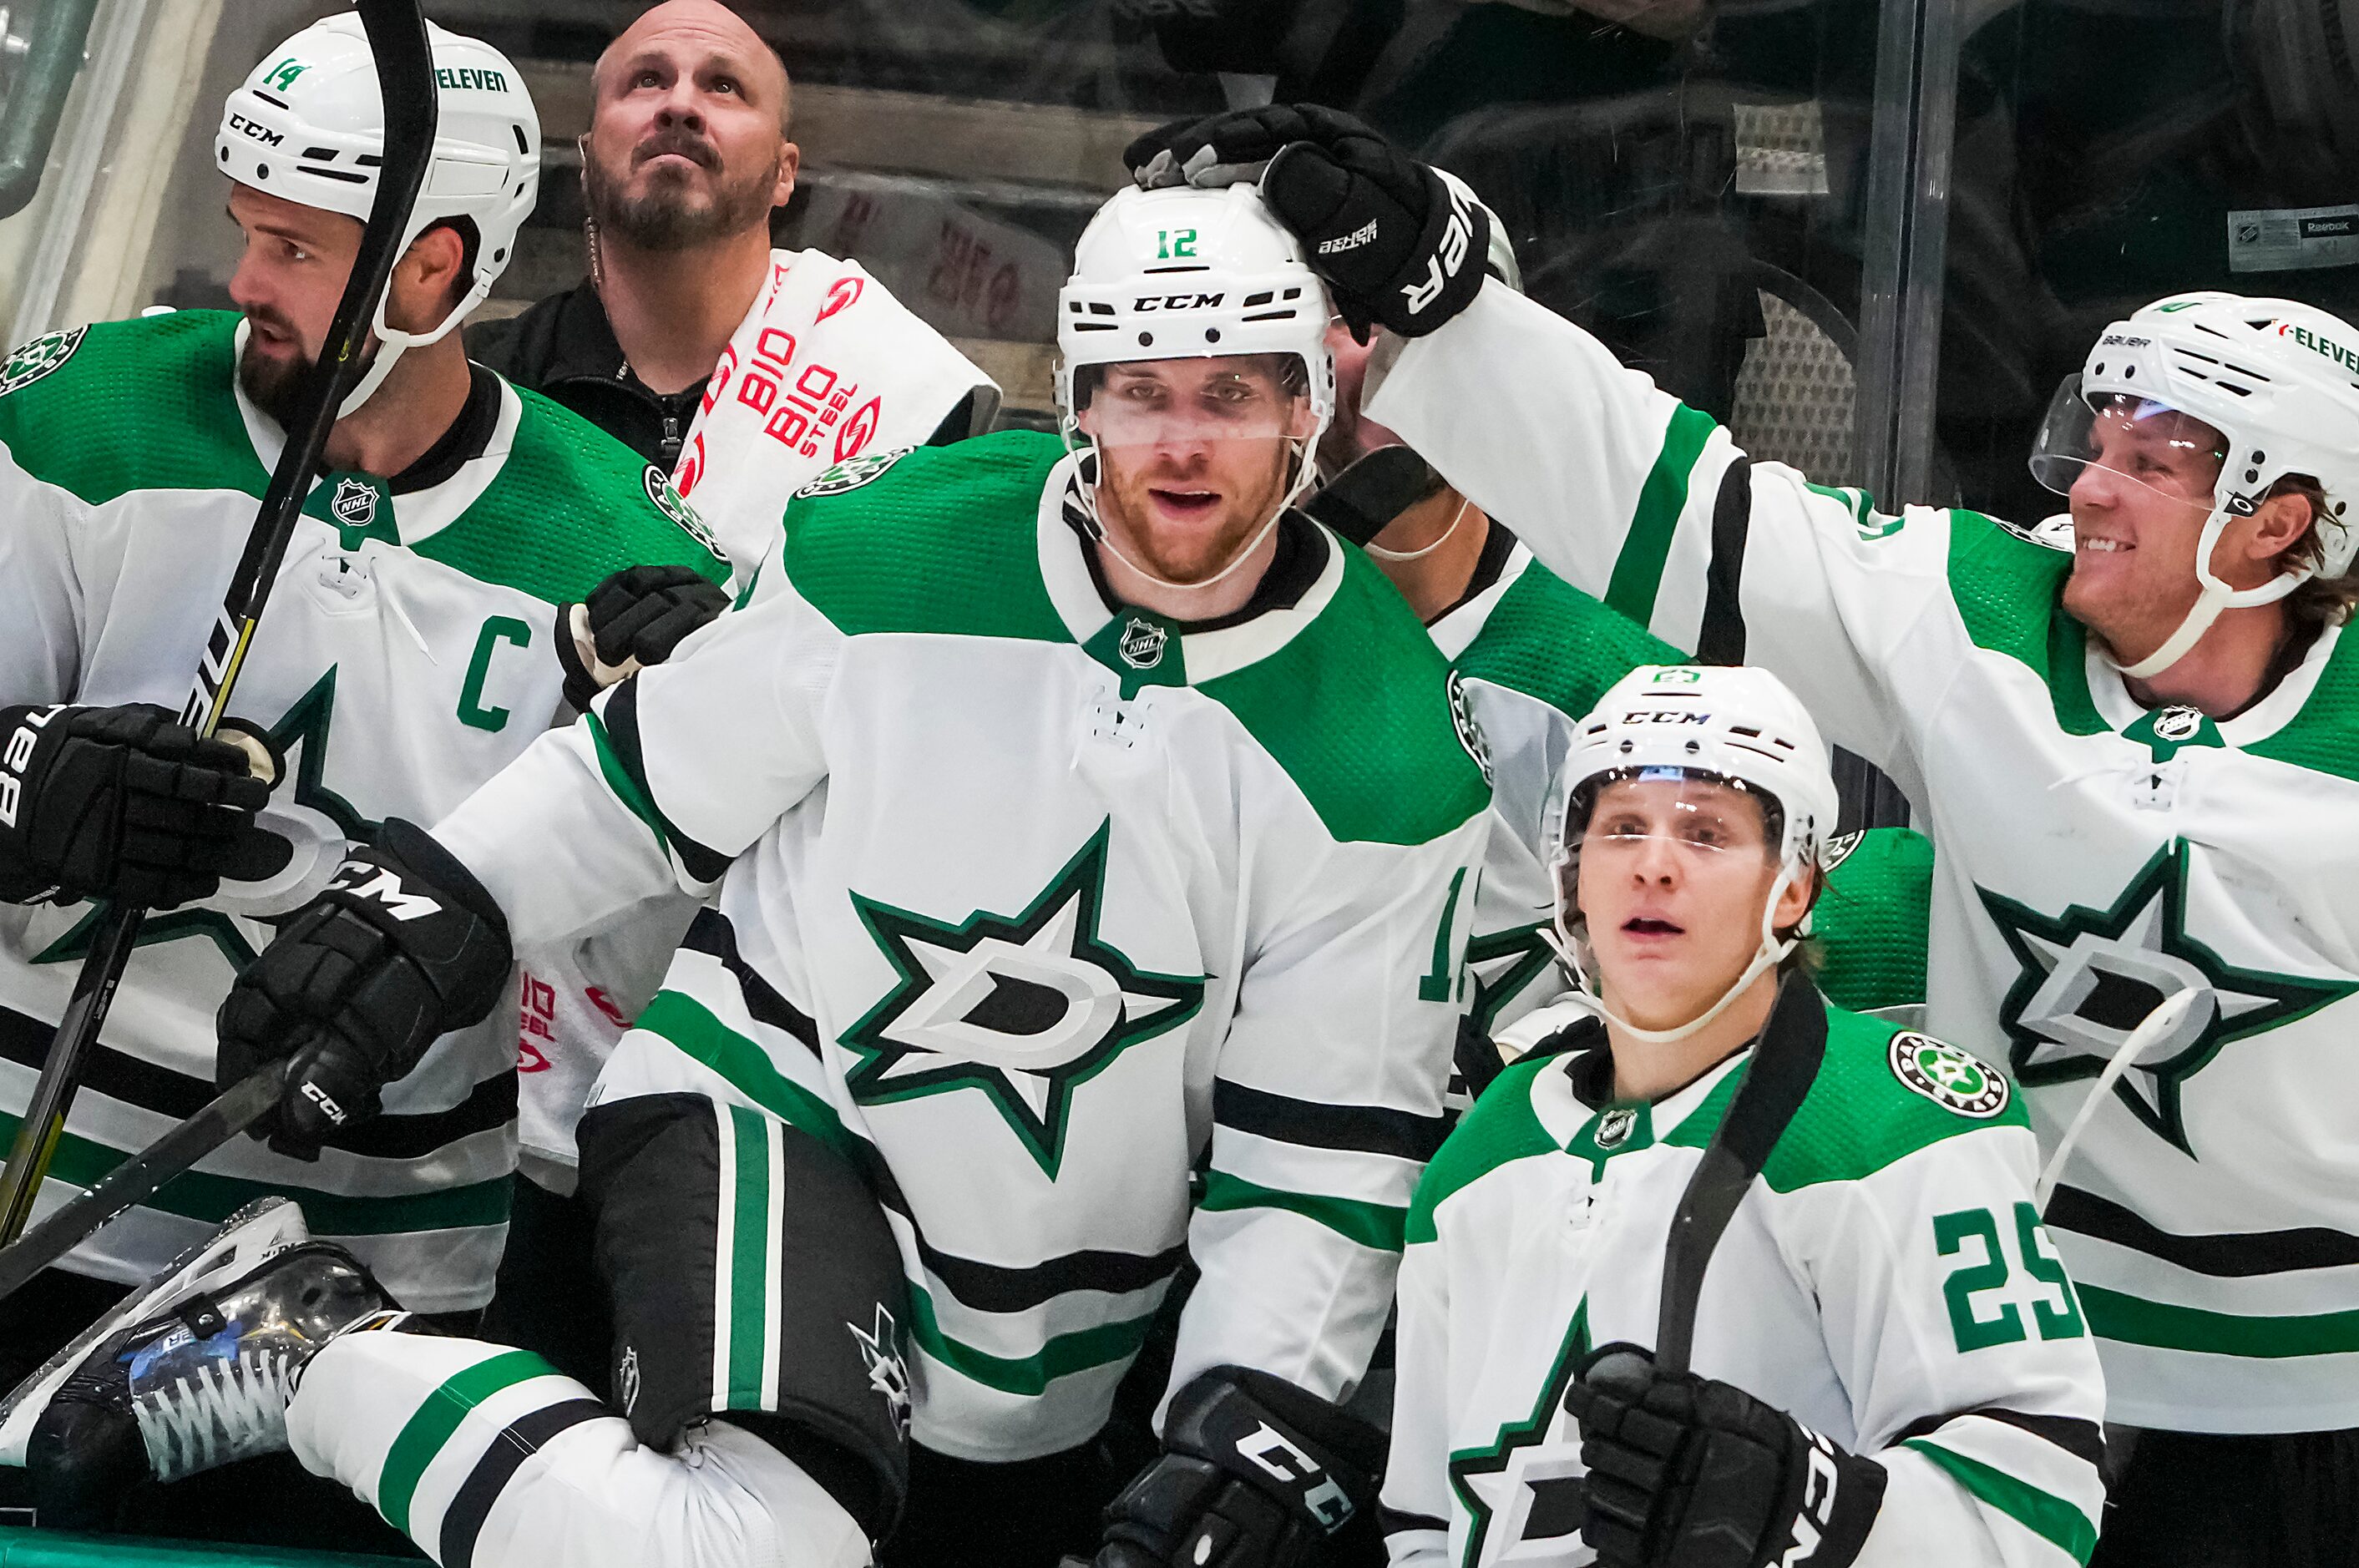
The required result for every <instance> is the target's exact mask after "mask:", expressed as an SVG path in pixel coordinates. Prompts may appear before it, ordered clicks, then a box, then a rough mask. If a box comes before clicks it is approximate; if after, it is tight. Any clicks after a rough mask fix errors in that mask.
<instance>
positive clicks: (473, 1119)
mask: <svg viewBox="0 0 2359 1568" xmlns="http://www.w3.org/2000/svg"><path fill="white" fill-rule="evenodd" d="M241 331H242V328H241V327H240V324H239V321H238V318H236V317H235V316H233V315H227V314H223V313H217V312H212V311H190V312H183V313H180V314H177V315H168V316H162V317H158V318H155V319H152V320H143V321H122V322H111V323H103V324H101V325H97V326H92V327H87V328H82V329H78V330H76V331H73V332H61V333H54V334H51V335H50V336H49V337H46V338H42V339H39V340H37V341H36V342H34V343H28V344H27V345H25V346H24V347H23V348H20V349H18V350H17V351H16V354H14V355H12V356H11V357H10V358H9V360H8V362H7V364H6V366H5V369H0V701H7V702H85V703H96V704H109V703H116V702H158V703H161V704H163V705H165V706H167V707H169V708H173V709H176V710H177V709H178V708H179V704H180V702H181V701H182V700H183V699H184V698H185V697H186V696H187V694H188V688H189V685H190V681H191V680H192V679H193V677H194V674H195V671H196V668H197V660H198V658H199V656H200V655H201V653H202V651H203V649H204V646H205V639H206V637H207V635H208V633H209V632H210V631H211V629H212V620H213V617H214V615H215V614H216V613H217V611H218V609H219V606H220V604H221V598H222V593H223V590H224V589H225V588H226V587H227V585H228V582H229V577H230V573H231V571H232V569H233V568H234V565H235V563H236V561H237V558H238V555H239V552H240V551H241V550H242V549H243V548H244V546H245V540H246V538H247V536H248V534H249V533H250V532H251V531H252V528H253V523H254V517H255V505H256V502H257V501H258V499H259V497H260V496H261V494H262V491H263V488H264V486H265V485H266V483H267V481H268V478H269V473H270V468H271V465H272V464H273V463H276V462H277V457H278V452H279V450H280V447H281V445H282V437H281V434H280V432H279V431H278V430H277V427H276V426H275V425H274V424H273V423H272V422H271V421H270V420H269V419H267V418H266V417H265V416H263V415H262V414H260V413H259V412H258V411H256V410H255V408H254V407H253V406H252V405H251V404H250V403H248V402H247V401H246V400H245V397H244V396H243V394H241V393H240V392H238V391H237V389H236V384H235V374H234V366H235V361H236V353H237V343H238V341H239V338H238V334H239V333H240V332H241ZM496 391H497V405H498V407H497V417H496V420H495V422H493V424H492V426H491V429H490V433H489V436H488V439H487V440H484V441H482V444H481V445H480V448H479V449H478V450H477V451H475V452H473V453H462V452H456V451H454V452H451V453H450V454H449V455H450V457H451V463H450V464H449V465H448V466H449V468H450V472H449V473H448V474H445V475H443V476H442V477H440V479H439V480H438V481H436V482H434V483H429V484H425V485H422V486H421V487H419V488H415V489H410V488H405V489H403V490H400V491H396V492H388V491H387V489H386V485H385V483H384V481H382V480H380V479H376V478H374V477H372V476H369V475H364V474H330V475H327V476H326V477H324V478H322V479H321V481H320V482H319V484H318V485H316V486H315V487H314V488H313V490H312V493H311V495H310V500H308V501H307V502H306V503H305V514H304V517H303V519H302V521H301V522H300V523H299V525H298V527H297V529H296V533H295V538H294V541H293V543H292V544H291V545H290V546H289V547H288V551H287V557H286V561H285V563H284V565H283V566H282V567H281V568H280V570H279V573H278V578H277V585H276V588H275V589H274V591H273V593H272V596H271V600H270V604H269V608H268V611H267V613H266V615H265V616H264V618H263V622H262V626H261V629H260V630H259V631H258V632H257V634H256V635H255V641H254V644H253V647H252V649H251V650H250V652H249V653H248V655H247V658H246V661H245V668H244V671H243V673H242V675H241V677H240V679H239V681H238V686H237V690H236V691H235V693H234V697H233V698H232V701H231V704H230V709H231V713H232V716H234V717H237V718H241V719H245V720H247V721H249V722H250V723H252V724H254V725H255V727H256V728H258V729H261V730H264V731H266V732H268V733H269V734H270V735H271V736H272V737H273V739H274V741H275V742H276V743H277V746H278V747H279V748H280V749H281V750H283V752H284V753H285V755H286V758H287V776H286V779H285V780H284V781H283V782H282V784H281V786H280V788H279V789H278V791H277V796H276V798H275V799H274V800H273V801H272V803H271V806H270V807H269V808H268V810H267V812H266V818H265V821H266V825H268V826H270V827H272V828H273V829H275V830H276V831H277V832H280V833H286V834H288V836H289V837H290V838H292V839H293V840H294V842H295V845H296V853H295V858H294V860H293V862H292V864H290V865H289V866H288V868H287V869H286V871H285V872H283V873H282V874H281V875H279V876H278V877H275V878H273V879H272V880H271V881H270V882H268V883H266V884H234V885H231V886H230V887H224V888H223V892H222V894H221V895H220V896H219V897H218V898H214V899H213V900H211V901H209V902H208V903H206V904H203V905H194V906H189V907H185V908H182V909H173V910H170V911H167V912H161V913H156V914H151V915H150V916H149V917H148V918H147V922H146V925H145V927H144V929H143V931H142V932H141V937H140V941H141V946H140V947H139V949H138V951H137V953H136V954H135V955H134V957H133V959H132V963H131V966H130V970H129V972H128V974H127V975H125V979H124V982H123V985H122V988H121V990H120V991H119V992H118V993H117V994H116V996H115V998H114V1009H113V1012H112V1013H111V1014H110V1016H109V1017H108V1019H107V1022H106V1027H105V1029H104V1032H103V1036H102V1040H101V1043H100V1045H99V1046H98V1048H97V1049H96V1050H95V1051H94V1052H93V1053H92V1057H91V1059H90V1062H89V1066H88V1069H87V1071H86V1073H85V1074H84V1077H83V1081H82V1091H81V1094H80V1095H79V1096H78V1097H77V1098H76V1100H75V1102H74V1105H73V1110H72V1114H71V1117H70V1118H69V1120H68V1122H67V1130H66V1136H65V1138H64V1140H63V1142H62V1144H61V1146H60V1149H59V1151H58V1155H57V1160H56V1163H55V1165H54V1166H53V1167H52V1170H51V1175H50V1179H49V1183H48V1184H47V1186H46V1187H45V1189H44V1192H43V1195H42V1207H43V1209H44V1210H46V1209H47V1208H49V1207H51V1206H54V1205H55V1204H56V1203H61V1202H63V1201H64V1200H65V1199H66V1198H67V1197H69V1196H71V1193H72V1192H73V1190H75V1189H77V1188H79V1187H81V1186H83V1185H85V1184H87V1183H88V1182H89V1181H92V1180H93V1179H95V1178H96V1177H97V1176H98V1175H99V1174H101V1173H103V1171H106V1170H107V1169H109V1168H110V1167H112V1166H113V1165H114V1164H115V1163H116V1162H117V1161H119V1160H121V1159H122V1158H123V1156H124V1154H125V1151H129V1150H136V1149H142V1148H145V1147H146V1146H147V1144H149V1143H151V1142H153V1141H154V1140H155V1139H156V1138H158V1137H159V1136H161V1135H162V1134H163V1133H165V1132H166V1131H168V1130H169V1129H170V1128H171V1127H172V1126H173V1125H174V1124H175V1123H176V1122H178V1121H179V1119H180V1118H181V1117H183V1116H188V1115H189V1114H190V1113H191V1112H193V1111H195V1110H196V1109H197V1108H198V1107H199V1106H200V1105H203V1104H204V1103H205V1102H206V1101H208V1100H210V1099H211V1098H212V1095H213V1093H214V1086H213V1050H214V1040H213V1014H214V1011H215V1009H216V1008H218V1007H220V1005H221V1000H222V997H223V995H224V994H225V993H226V992H227V990H228V988H229V983H230V981H231V979H232V978H233V977H234V975H236V973H237V971H238V969H239V968H240V967H242V966H243V965H244V964H245V963H246V962H248V961H249V960H251V959H252V957H253V956H254V954H255V952H256V951H257V950H258V949H259V948H260V947H262V946H263V945H264V944H265V943H266V942H267V941H268V940H269V936H270V930H269V928H268V927H267V926H266V925H264V924H263V923H261V921H260V920H258V919H257V918H256V917H258V916H261V915H266V914H272V913H285V912H287V911H289V910H292V909H296V908H298V907H299V906H300V905H301V904H302V903H304V902H305V901H306V900H307V899H308V898H310V896H311V895H312V894H314V893H316V892H317V891H318V890H319V888H320V887H321V885H322V884H324V883H325V881H326V880H327V878H328V877H330V876H332V874H333V873H334V870H335V867H336V866H337V865H338V863H339V862H340V861H341V860H342V858H343V855H344V850H345V847H346V844H347V842H348V841H349V840H352V839H354V838H358V837H361V836H363V835H364V834H366V833H369V832H371V831H372V830H373V828H374V825H375V823H377V822H382V821H383V820H384V819H385V818H386V817H390V816H401V817H407V818H409V819H412V820H414V821H418V822H433V821H434V820H435V819H436V818H437V817H439V816H440V815H441V814H442V813H443V812H445V811H449V810H450V809H451V807H452V806H455V805H456V804H457V803H458V802H459V801H460V800H463V799H464V798H465V797H466V796H467V794H468V793H469V792H470V791H471V790H473V789H474V787H475V786H476V785H477V784H479V783H481V782H482V781H483V780H484V779H487V778H489V777H490V776H491V775H493V774H494V773H496V772H497V771H498V770H499V769H500V768H502V767H503V766H505V765H506V763H507V762H508V761H510V760H511V759H512V758H514V757H516V755H517V754H518V753H519V752H521V751H523V750H524V748H525V747H526V746H527V744H529V742H530V741H531V740H532V738H533V736H534V735H538V734H539V733H540V732H541V731H542V730H544V729H545V728H547V726H548V725H549V722H550V720H551V719H552V718H553V717H554V716H555V715H556V714H557V713H558V711H559V710H560V707H561V706H562V700H561V697H560V691H561V688H562V686H563V683H564V676H563V672H562V670H560V667H559V665H558V662H557V659H556V656H555V652H554V648H553V644H552V642H551V634H552V629H553V627H554V626H555V624H556V616H557V606H558V604H559V603H560V602H561V601H566V600H572V599H579V598H582V596H584V595H585V594H586V593H587V592H588V591H589V590H590V589H591V588H592V587H593V586H595V585H596V584H597V583H599V581H600V580H602V579H603V578H604V577H605V576H606V575H607V574H608V573H609V572H614V571H617V570H619V569H621V568H622V567H624V566H627V565H631V564H635V563H637V562H657V561H669V562H682V563H686V564H688V565H690V566H693V567H695V568H697V569H698V570H700V571H702V572H706V573H707V574H709V575H711V576H712V577H714V578H715V579H716V580H718V579H719V578H721V577H722V576H723V575H725V572H726V568H725V567H724V566H723V563H722V562H721V561H719V560H718V559H717V558H716V557H715V556H714V555H713V554H712V552H711V551H710V550H708V549H707V548H706V545H705V543H704V541H703V540H702V539H701V535H700V533H699V532H698V531H696V530H695V529H693V528H691V526H690V525H691V523H692V520H693V519H692V516H691V514H690V513H689V512H688V510H687V509H686V508H685V507H684V506H681V505H680V504H679V500H678V498H677V497H676V496H674V495H672V493H671V491H670V487H669V484H668V483H667V482H666V481H665V480H664V478H663V476H662V474H660V473H658V472H657V471H655V470H653V469H650V468H648V467H647V465H646V464H644V463H640V462H639V461H638V460H637V459H636V457H634V456H633V455H632V454H631V453H630V452H628V451H627V450H626V449H625V448H624V447H623V446H622V445H621V444H620V443H618V442H616V441H613V440H612V439H611V438H609V437H607V436H605V435H603V433H601V432H600V431H598V430H594V429H592V427H591V426H589V425H588V424H586V423H584V422H583V421H582V420H581V419H578V418H576V417H575V416H574V415H572V414H570V413H568V412H566V411H565V410H564V409H562V408H558V407H556V406H555V405H554V404H551V403H549V402H547V401H546V400H544V399H542V398H539V397H535V396H533V395H532V394H529V393H519V392H517V391H516V389H514V388H512V387H507V386H506V384H504V383H501V384H497V386H496ZM479 395H480V394H479ZM462 422H463V421H462ZM462 458H463V461H462V460H461V459H462ZM93 917H94V910H93V909H92V908H90V907H88V906H75V907H71V908H59V907H56V906H51V905H38V906H33V907H29V908H0V1135H5V1136H13V1135H14V1131H15V1127H16V1117H17V1115H18V1114H20V1113H21V1112H22V1111H23V1109H24V1106H25V1104H26V1101H27V1097H28V1095H29V1094H30V1092H31V1088H32V1084H33V1082H34V1079H35V1078H36V1076H37V1075H38V1072H39V1069H40V1065H41V1062H42V1061H43V1059H44V1058H45V1056H46V1054H47V1052H48V1050H49V1040H50V1035H51V1030H52V1028H53V1025H54V1023H55V1021H56V1019H57V1018H58V1016H59V1014H60V1011H61V1010H62V1008H63V1007H64V1005H65V1000H66V997H67V996H68V995H69V993H70V992H71V989H72V984H73V978H74V975H75V972H76V964H75V962H74V961H75V960H76V959H78V958H79V957H80V956H81V953H82V942H83V941H84V933H85V932H86V931H88V929H89V927H90V925H91V923H92V919H93ZM512 1008H513V1004H511V1005H508V1006H503V1007H500V1008H499V1009H497V1010H495V1013H494V1014H493V1016H492V1017H491V1018H489V1019H487V1020H485V1021H484V1023H483V1024H481V1025H479V1026H477V1027H476V1028H474V1029H469V1030H465V1031H462V1032H461V1033H457V1034H453V1035H450V1036H447V1037H445V1038H444V1039H443V1040H440V1041H439V1042H438V1043H437V1044H436V1045H435V1046H434V1047H433V1049H432V1050H431V1051H429V1053H428V1055H427V1057H426V1059H425V1061H424V1062H422V1063H421V1064H420V1065H419V1068H418V1069H417V1071H415V1072H414V1073H411V1074H410V1075H409V1076H408V1077H407V1078H405V1079H403V1080H402V1081H401V1082H400V1083H396V1084H393V1085H391V1086H389V1087H388V1088H387V1089H386V1094H385V1108H386V1114H385V1115H384V1116H380V1117H378V1118H377V1119H376V1120H375V1121H374V1122H372V1123H370V1124H369V1125H368V1126H366V1127H361V1128H358V1129H356V1130H355V1132H354V1133H353V1135H352V1137H351V1138H349V1139H348V1140H346V1146H345V1147H342V1148H332V1149H326V1150H325V1151H323V1152H322V1154H321V1158H320V1160H318V1162H317V1163H304V1162H300V1161H297V1160H289V1159H287V1158H285V1157H283V1156H280V1155H277V1154H274V1153H272V1152H271V1151H270V1150H269V1149H267V1148H266V1147H265V1146H264V1145H263V1144H261V1143H259V1142H255V1141H253V1140H250V1139H246V1138H238V1139H236V1140H234V1141H233V1142H232V1143H230V1144H228V1145H226V1146H224V1147H223V1149H221V1150H219V1151H218V1152H217V1153H215V1154H213V1155H212V1156H211V1157H209V1158H208V1159H206V1160H204V1161H203V1162H202V1163H201V1165H200V1166H199V1167H198V1168H197V1170H195V1171H191V1172H190V1173H189V1174H188V1175H186V1176H184V1177H182V1178H180V1179H179V1180H178V1181H174V1182H172V1183H171V1184H170V1185H168V1186H167V1187H166V1188H165V1189H164V1190H163V1192H160V1193H158V1195H157V1198H156V1199H155V1201H154V1202H153V1203H150V1204H149V1205H147V1206H145V1207H142V1208H139V1209H136V1210H134V1211H133V1212H132V1213H131V1214H127V1215H125V1217H124V1218H123V1219H121V1220H119V1221H117V1222H116V1223H115V1224H114V1225H110V1226H109V1227H107V1228H106V1229H105V1230H103V1231H102V1232H100V1233H99V1234H98V1236H95V1237H93V1238H92V1240H91V1241H89V1242H87V1243H85V1244H84V1245H83V1246H82V1247H81V1248H80V1249H79V1250H78V1251H77V1252H76V1253H75V1254H74V1255H73V1256H72V1258H71V1259H70V1260H69V1265H68V1266H69V1267H71V1268H73V1269H77V1270H80V1271H82V1272H87V1273H93V1274H98V1275H101V1276H103V1277H104V1278H108V1279H118V1280H123V1281H126V1282H128V1281H136V1280H139V1279H145V1278H146V1277H147V1275H148V1274H149V1273H150V1272H152V1271H153V1270H155V1269H158V1268H160V1267H162V1266H163V1265H164V1264H165V1263H166V1262H168V1260H169V1259H170V1258H172V1257H173V1256H174V1255H176V1254H177V1253H178V1252H179V1251H180V1250H181V1249H182V1248H183V1247H187V1246H189V1245H190V1244H191V1243H193V1242H195V1241H196V1240H199V1239H201V1237H203V1236H206V1235H208V1234H210V1232H211V1230H212V1226H213V1225H215V1224H217V1223H218V1222H219V1221H221V1220H222V1219H223V1218H224V1217H225V1216H227V1215H228V1214H229V1213H230V1212H231V1211H233V1210H234V1209H236V1208H237V1207H239V1206H240V1205H241V1204H243V1203H245V1202H246V1201H247V1200H248V1199H250V1198H252V1197H254V1196H255V1195H257V1194H259V1193H261V1192H286V1193H288V1194H290V1195H293V1196H295V1197H298V1198H299V1199H300V1200H301V1202H302V1203H303V1206H304V1211H305V1213H306V1214H308V1215H309V1216H310V1221H311V1227H312V1230H313V1231H314V1233H315V1234H319V1235H322V1236H331V1237H333V1238H334V1239H336V1240H337V1241H340V1242H342V1243H343V1244H344V1245H346V1246H349V1247H352V1248H353V1250H354V1251H355V1252H357V1253H358V1254H359V1255H360V1256H361V1258H363V1259H364V1260H365V1261H366V1262H367V1263H368V1264H369V1266H370V1267H371V1268H372V1269H375V1272H376V1274H377V1276H378V1278H379V1279H382V1280H383V1281H384V1282H385V1284H386V1287H387V1288H388V1289H389V1290H392V1291H393V1292H394V1294H395V1295H396V1296H397V1298H398V1299H399V1300H400V1301H402V1302H403V1303H404V1304H405V1305H407V1306H408V1307H411V1308H413V1309H416V1310H419V1311H427V1312H440V1311H452V1310H457V1309H462V1308H467V1307H475V1306H481V1305H482V1304H483V1303H484V1301H486V1300H487V1299H488V1298H489V1296H490V1293H491V1283H492V1274H493V1270H494V1269H495V1266H496V1264H497V1261H498V1257H499V1249H500V1245H501V1241H502V1238H503V1237H504V1236H505V1235H506V1214H507V1192H508V1183H509V1181H510V1173H511V1172H512V1171H514V1169H515V1167H516V1125H515V1124H516V1042H517V1014H516V1011H514V1010H512Z"/></svg>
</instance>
